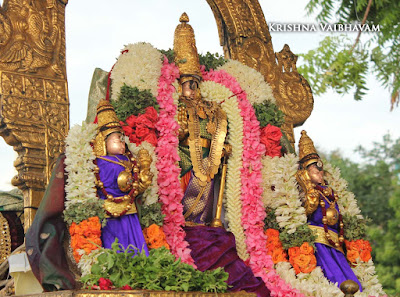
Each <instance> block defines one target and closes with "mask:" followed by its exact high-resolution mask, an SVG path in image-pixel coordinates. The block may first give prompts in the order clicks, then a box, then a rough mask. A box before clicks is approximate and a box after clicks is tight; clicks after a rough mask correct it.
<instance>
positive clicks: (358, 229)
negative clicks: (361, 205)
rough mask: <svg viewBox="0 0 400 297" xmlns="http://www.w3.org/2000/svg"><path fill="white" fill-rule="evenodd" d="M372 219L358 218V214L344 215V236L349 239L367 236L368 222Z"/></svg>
mask: <svg viewBox="0 0 400 297" xmlns="http://www.w3.org/2000/svg"><path fill="white" fill-rule="evenodd" d="M369 221H370V219H365V218H362V219H360V218H358V217H357V216H350V215H343V224H344V226H345V227H344V238H345V239H346V240H349V241H353V240H357V239H365V238H366V232H367V230H366V227H367V222H369Z"/></svg>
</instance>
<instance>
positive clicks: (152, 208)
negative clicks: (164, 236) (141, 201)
mask: <svg viewBox="0 0 400 297" xmlns="http://www.w3.org/2000/svg"><path fill="white" fill-rule="evenodd" d="M164 217H165V215H163V214H161V203H153V204H150V205H143V206H142V207H141V209H140V225H141V226H142V228H147V227H149V226H150V225H152V224H156V225H158V226H162V225H163V220H164Z"/></svg>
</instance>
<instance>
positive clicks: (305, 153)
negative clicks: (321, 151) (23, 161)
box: [299, 130, 321, 168]
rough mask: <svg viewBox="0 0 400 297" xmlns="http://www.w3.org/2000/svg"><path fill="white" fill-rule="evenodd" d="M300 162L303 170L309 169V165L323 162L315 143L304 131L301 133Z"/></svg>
mask: <svg viewBox="0 0 400 297" xmlns="http://www.w3.org/2000/svg"><path fill="white" fill-rule="evenodd" d="M299 160H300V165H301V166H302V167H303V168H307V166H308V165H310V164H312V163H315V162H318V161H320V160H321V159H320V157H319V155H318V153H317V150H316V149H315V147H314V142H313V141H312V140H311V138H310V137H309V136H308V135H307V132H306V131H304V130H303V131H301V137H300V140H299Z"/></svg>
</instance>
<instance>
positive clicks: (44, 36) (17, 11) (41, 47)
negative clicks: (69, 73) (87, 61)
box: [0, 0, 66, 78]
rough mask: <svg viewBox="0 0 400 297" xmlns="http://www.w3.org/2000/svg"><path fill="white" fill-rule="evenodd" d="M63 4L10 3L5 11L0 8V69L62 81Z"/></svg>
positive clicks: (14, 0)
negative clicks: (60, 79) (55, 78)
mask: <svg viewBox="0 0 400 297" xmlns="http://www.w3.org/2000/svg"><path fill="white" fill-rule="evenodd" d="M65 4H66V3H62V2H60V1H55V0H53V1H33V2H32V3H30V2H27V1H19V0H10V1H8V2H7V7H6V8H7V10H5V9H2V8H1V7H0V19H1V21H2V22H0V24H1V25H0V32H1V31H3V32H4V36H2V37H1V38H0V69H3V70H8V71H18V72H25V73H37V74H40V75H44V76H46V77H59V78H65V32H64V18H65V16H64V11H65ZM1 35H3V34H1Z"/></svg>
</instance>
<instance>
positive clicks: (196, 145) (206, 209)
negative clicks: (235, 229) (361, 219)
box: [174, 13, 270, 296]
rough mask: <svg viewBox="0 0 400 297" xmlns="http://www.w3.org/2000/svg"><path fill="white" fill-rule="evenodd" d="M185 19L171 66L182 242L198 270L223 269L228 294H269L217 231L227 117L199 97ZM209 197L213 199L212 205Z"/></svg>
mask: <svg viewBox="0 0 400 297" xmlns="http://www.w3.org/2000/svg"><path fill="white" fill-rule="evenodd" d="M188 21H189V18H188V17H187V15H186V14H185V13H184V14H183V15H182V16H181V18H180V22H181V24H179V25H178V26H177V28H176V30H175V37H174V52H175V64H176V65H177V66H178V68H179V72H180V78H179V85H180V93H181V95H180V98H179V106H178V122H179V125H180V129H179V156H180V159H181V160H180V162H179V165H180V167H181V186H182V189H183V191H184V196H183V199H182V204H183V215H184V217H185V228H184V230H185V232H186V238H185V239H186V240H187V241H188V243H189V244H190V249H191V256H192V257H193V259H194V261H195V264H196V265H197V267H198V269H200V270H202V271H204V270H209V269H215V268H217V267H224V268H225V271H227V272H228V273H229V279H228V284H229V285H230V286H231V289H230V290H231V291H239V290H246V291H247V292H256V293H257V295H258V296H269V295H270V293H269V290H268V289H267V287H266V286H265V284H264V282H263V281H262V280H261V279H260V278H256V277H255V276H254V274H253V272H252V271H251V269H250V267H248V266H247V265H246V264H245V263H244V262H243V261H242V260H241V259H240V258H239V257H238V255H237V252H236V247H235V238H234V236H233V234H232V233H230V232H227V231H226V230H225V229H224V227H223V223H222V219H221V208H222V197H223V191H224V188H225V187H224V182H225V181H224V179H225V174H226V162H225V161H226V159H227V158H228V157H229V153H230V145H229V144H228V143H226V135H227V133H228V129H227V126H228V122H227V115H226V113H225V112H224V111H223V110H222V108H221V107H220V105H219V104H218V103H216V102H209V101H205V100H203V99H202V97H201V92H200V89H199V85H200V82H201V80H202V75H201V71H200V63H199V56H198V53H197V48H196V43H195V38H194V32H193V28H192V27H191V26H190V25H189V24H188V23H187V22H188ZM221 160H224V161H223V162H221ZM221 165H222V166H221ZM217 175H221V178H220V179H218V180H219V182H216V176H217ZM217 184H219V185H220V186H219V187H217ZM215 193H218V195H215ZM215 196H218V199H217V200H218V201H216V199H215ZM215 204H216V210H215V211H214V205H215ZM214 212H215V215H214V216H213V213H214Z"/></svg>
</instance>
